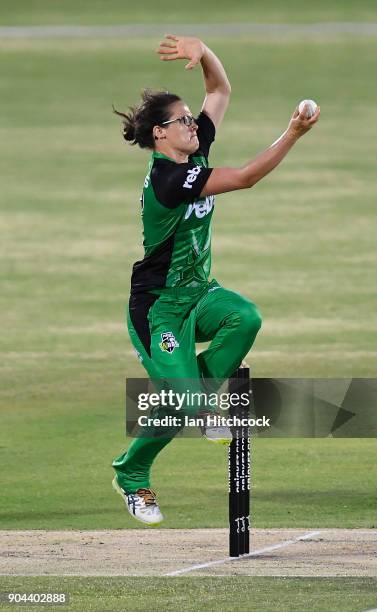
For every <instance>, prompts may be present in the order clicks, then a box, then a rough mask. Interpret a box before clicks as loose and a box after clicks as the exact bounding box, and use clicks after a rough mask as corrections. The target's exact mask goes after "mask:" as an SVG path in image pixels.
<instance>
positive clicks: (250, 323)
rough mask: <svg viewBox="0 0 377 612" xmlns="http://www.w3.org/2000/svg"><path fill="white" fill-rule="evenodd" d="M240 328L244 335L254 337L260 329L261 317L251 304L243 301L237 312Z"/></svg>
mask: <svg viewBox="0 0 377 612" xmlns="http://www.w3.org/2000/svg"><path fill="white" fill-rule="evenodd" d="M238 314H239V317H240V328H241V330H242V331H243V332H244V333H251V334H254V335H256V334H257V333H258V331H259V330H260V328H261V327H262V315H261V314H260V312H259V310H258V308H257V306H256V305H255V304H253V302H249V301H246V300H245V301H244V302H243V304H242V307H241V308H240V310H239V313H238Z"/></svg>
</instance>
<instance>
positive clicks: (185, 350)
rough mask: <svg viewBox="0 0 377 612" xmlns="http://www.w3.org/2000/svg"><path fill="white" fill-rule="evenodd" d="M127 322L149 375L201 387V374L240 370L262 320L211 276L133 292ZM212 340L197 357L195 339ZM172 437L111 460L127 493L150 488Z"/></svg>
mask: <svg viewBox="0 0 377 612" xmlns="http://www.w3.org/2000/svg"><path fill="white" fill-rule="evenodd" d="M144 297H145V296H144ZM127 323H128V330H129V334H130V337H131V341H132V344H133V346H134V348H135V349H136V351H137V353H138V355H139V359H140V361H141V363H142V365H143V366H144V367H145V369H146V371H147V373H148V376H149V377H150V378H152V379H175V381H174V382H175V386H176V385H177V382H178V381H177V379H191V380H197V381H198V390H199V389H200V380H201V377H204V378H210V379H218V380H221V379H224V378H227V377H228V376H230V375H231V374H232V373H233V372H234V371H235V370H236V369H237V368H238V366H239V365H240V363H241V361H242V359H243V358H244V357H245V355H246V354H247V353H248V352H249V350H250V348H251V346H252V345H253V342H254V340H255V337H256V335H257V333H258V331H259V329H260V327H261V324H262V319H261V315H260V313H259V311H258V308H257V307H256V306H255V304H253V302H251V301H250V300H248V299H247V298H245V297H243V296H241V295H240V294H238V293H236V292H234V291H230V290H228V289H224V288H223V287H221V286H220V285H219V284H218V283H217V281H215V280H213V281H212V282H210V283H207V284H205V285H204V286H201V287H199V288H171V289H169V290H167V291H164V292H163V293H161V294H160V295H154V296H152V297H151V295H150V294H149V297H148V298H147V299H144V298H143V296H141V297H139V298H136V299H133V298H132V296H131V300H130V305H129V309H128V316H127ZM208 341H210V344H209V346H208V348H207V349H206V350H204V351H203V352H202V353H200V354H199V355H196V350H195V342H208ZM186 388H187V387H186ZM174 390H177V388H175V389H174ZM190 390H192V389H190ZM154 416H157V417H158V416H159V415H158V414H157V413H156V414H154ZM177 432H178V429H177V430H176V431H175V433H177ZM174 435H175V434H174V433H173V434H172V435H171V436H170V437H144V438H135V439H134V440H133V441H132V443H131V444H130V446H129V448H128V450H127V451H126V452H125V453H123V454H122V455H120V457H117V458H116V459H115V460H114V461H113V467H114V469H115V471H116V474H117V478H118V482H119V485H120V486H121V487H122V488H123V489H124V490H125V491H126V492H127V493H133V492H135V491H137V489H139V488H150V471H151V466H152V463H153V460H154V459H155V457H156V456H157V454H158V453H159V452H160V451H161V450H162V449H163V448H164V447H165V446H166V445H167V444H168V443H169V442H170V441H171V440H172V438H173V437H174Z"/></svg>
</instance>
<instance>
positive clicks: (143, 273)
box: [131, 234, 174, 294]
mask: <svg viewBox="0 0 377 612" xmlns="http://www.w3.org/2000/svg"><path fill="white" fill-rule="evenodd" d="M173 247H174V234H172V235H171V236H169V238H167V239H166V240H165V241H164V242H163V243H162V244H160V246H159V247H158V248H157V249H156V250H155V251H153V253H151V254H150V255H148V256H146V257H144V259H142V260H141V261H137V262H136V263H135V264H134V266H133V268H132V276H131V294H136V293H143V292H144V291H148V289H150V288H151V287H156V288H157V287H165V282H166V277H167V275H168V271H169V267H170V262H171V257H172V253H173Z"/></svg>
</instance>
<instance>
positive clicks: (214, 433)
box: [198, 412, 232, 444]
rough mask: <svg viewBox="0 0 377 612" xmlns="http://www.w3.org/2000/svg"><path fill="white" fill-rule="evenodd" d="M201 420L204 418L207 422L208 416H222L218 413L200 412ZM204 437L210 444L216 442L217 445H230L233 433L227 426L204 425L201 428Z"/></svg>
mask: <svg viewBox="0 0 377 612" xmlns="http://www.w3.org/2000/svg"><path fill="white" fill-rule="evenodd" d="M198 416H199V417H200V418H204V422H206V419H207V416H210V417H211V416H216V417H217V416H220V415H219V414H218V413H217V412H200V413H199V414H198ZM200 430H201V432H202V436H203V437H204V438H206V439H207V440H208V441H209V442H215V443H217V444H230V443H231V441H232V432H231V431H230V429H229V427H228V426H227V425H215V424H214V425H212V424H210V425H206V424H205V425H204V426H203V427H200Z"/></svg>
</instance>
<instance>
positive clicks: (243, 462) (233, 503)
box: [228, 365, 251, 557]
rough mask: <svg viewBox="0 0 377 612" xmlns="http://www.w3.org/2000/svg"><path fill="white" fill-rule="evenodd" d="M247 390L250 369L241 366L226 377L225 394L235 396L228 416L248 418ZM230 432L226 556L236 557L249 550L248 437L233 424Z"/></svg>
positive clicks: (249, 398) (248, 387) (242, 429)
mask: <svg viewBox="0 0 377 612" xmlns="http://www.w3.org/2000/svg"><path fill="white" fill-rule="evenodd" d="M249 389H250V368H249V367H248V366H246V365H241V366H240V367H239V368H238V369H237V370H236V371H235V372H234V373H233V374H232V376H230V378H229V394H236V395H234V396H233V400H234V399H236V401H234V402H233V403H234V404H235V405H233V406H231V407H230V408H229V416H230V417H232V418H233V417H238V418H240V419H246V418H248V417H249V408H250V402H251V396H250V393H249ZM246 398H247V399H246ZM231 431H232V436H233V438H232V441H231V443H230V444H229V451H228V452H229V455H228V479H229V556H230V557H239V556H240V555H245V554H247V553H248V552H249V551H250V539H249V528H250V460H251V457H250V437H249V428H248V427H247V426H246V427H244V426H242V425H237V424H236V425H235V426H234V427H231Z"/></svg>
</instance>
